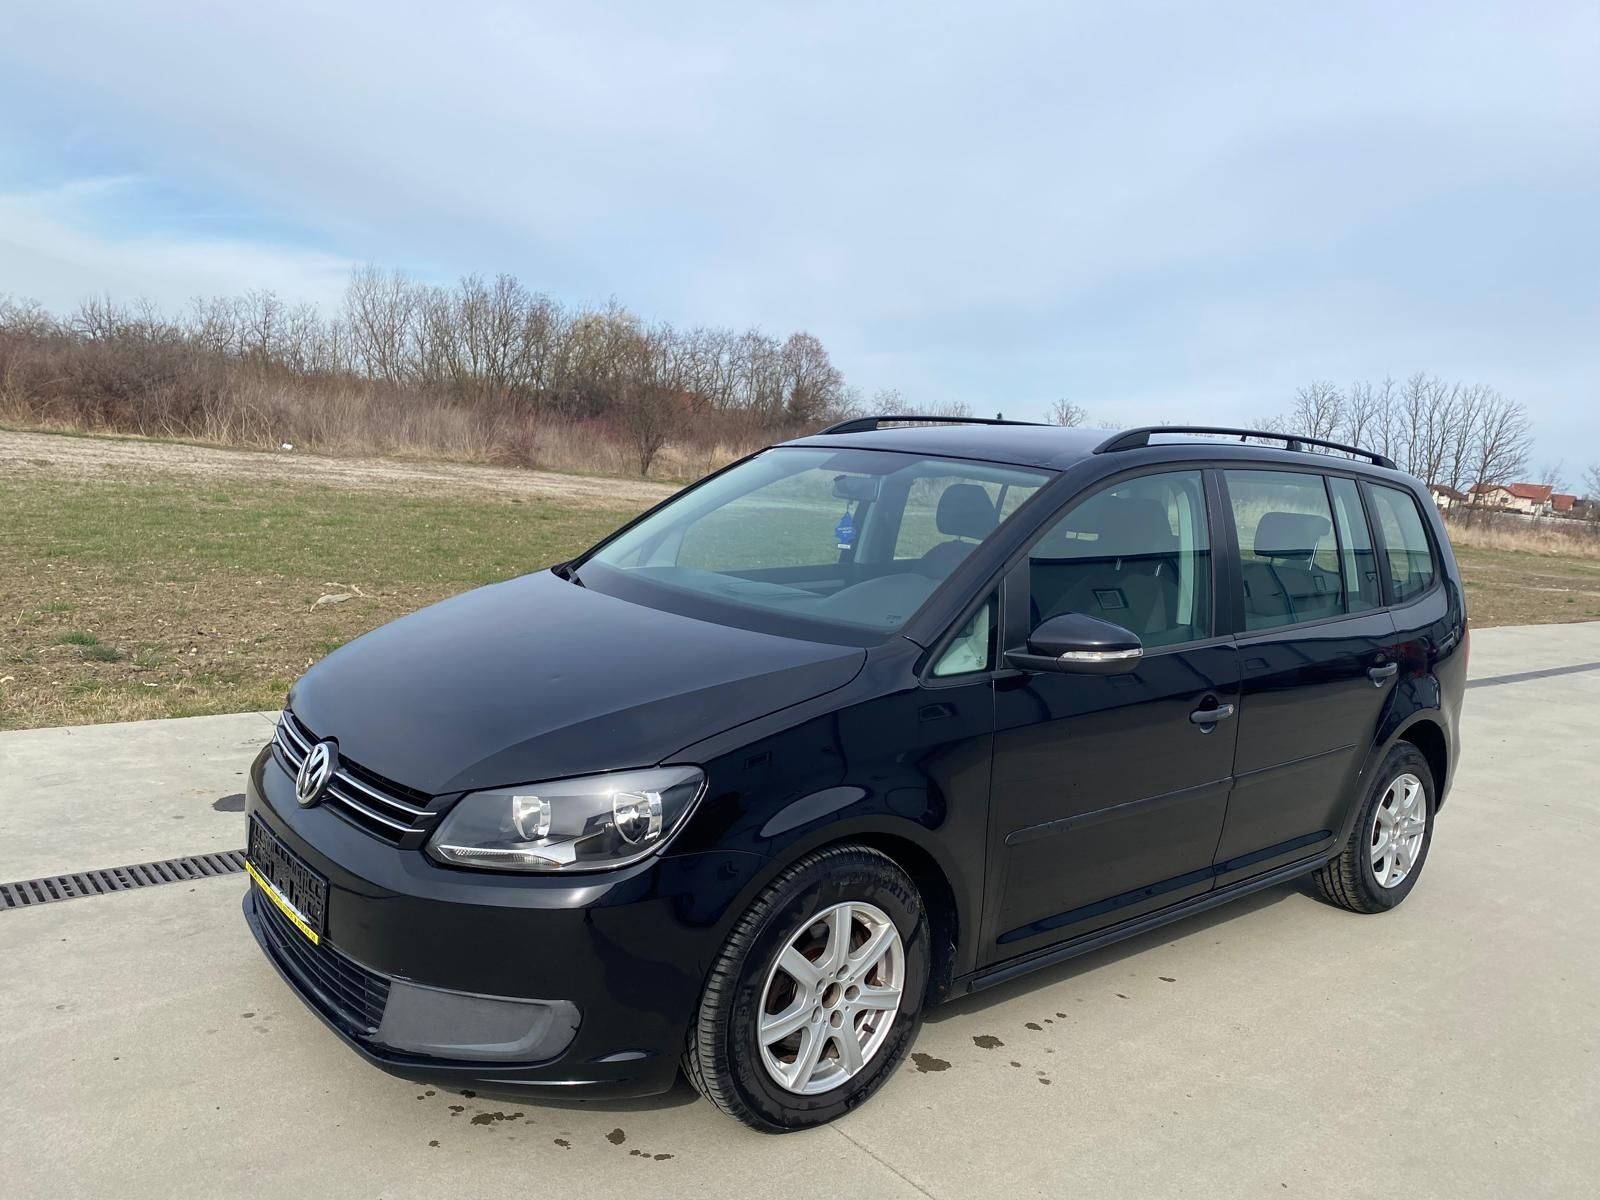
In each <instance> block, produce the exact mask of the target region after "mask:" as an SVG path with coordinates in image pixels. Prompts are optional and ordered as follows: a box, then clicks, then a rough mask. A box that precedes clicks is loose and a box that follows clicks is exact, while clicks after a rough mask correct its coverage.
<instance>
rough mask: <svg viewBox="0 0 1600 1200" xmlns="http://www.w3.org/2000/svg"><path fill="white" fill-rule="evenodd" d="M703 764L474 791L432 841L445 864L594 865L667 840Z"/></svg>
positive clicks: (618, 862)
mask: <svg viewBox="0 0 1600 1200" xmlns="http://www.w3.org/2000/svg"><path fill="white" fill-rule="evenodd" d="M704 783H705V774H704V772H702V771H701V770H700V769H699V768H698V767H654V768H651V769H650V770H646V771H619V772H618V773H616V774H615V775H586V776H582V777H580V778H577V779H558V780H554V781H553V782H550V783H535V784H529V785H528V786H527V787H517V788H499V789H496V790H494V791H487V792H472V793H470V794H469V795H466V796H463V797H462V798H461V800H460V801H459V802H458V803H457V804H456V806H455V807H454V808H452V809H451V810H450V811H449V813H448V814H446V816H445V819H444V820H443V821H442V822H440V824H439V828H438V829H436V830H435V831H434V834H433V837H432V838H430V839H429V841H428V853H429V854H430V855H432V856H433V857H434V858H435V859H437V860H438V861H439V862H442V863H448V864H449V865H451V866H460V867H483V868H487V869H489V870H494V871H553V872H562V871H586V870H587V871H593V870H597V869H600V868H605V867H620V866H623V865H625V864H627V863H631V862H636V861H637V860H639V859H641V858H643V857H644V856H645V855H647V854H649V853H651V852H652V851H653V850H655V849H657V848H658V847H660V846H661V845H663V844H664V843H665V842H666V841H667V839H668V838H670V837H671V836H672V833H673V831H674V830H675V829H677V828H678V826H680V825H681V824H683V820H684V818H685V817H687V816H688V815H689V811H690V810H691V809H692V808H693V807H694V803H695V801H696V800H697V799H698V798H699V796H700V789H701V786H702V785H703V784H704Z"/></svg>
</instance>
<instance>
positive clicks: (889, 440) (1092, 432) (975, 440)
mask: <svg viewBox="0 0 1600 1200" xmlns="http://www.w3.org/2000/svg"><path fill="white" fill-rule="evenodd" d="M1113 436H1115V431H1114V430H1107V429H1076V428H1073V429H1068V428H1063V427H1062V426H1060V425H1023V424H1015V425H911V426H904V425H902V426H895V427H889V428H885V429H873V430H864V431H862V432H860V433H822V434H813V435H812V436H811V437H804V438H796V439H794V440H793V441H790V442H785V443H783V444H784V445H785V446H822V447H831V448H833V449H835V450H843V449H852V450H899V451H901V452H904V453H912V454H927V455H930V456H932V457H935V458H975V459H982V460H983V461H985V462H997V463H1010V464H1011V465H1013V466H1019V467H1047V468H1049V469H1051V470H1056V471H1058V470H1060V469H1061V468H1063V467H1068V466H1071V465H1072V464H1073V463H1075V462H1077V461H1079V460H1080V459H1083V458H1087V457H1088V456H1089V455H1091V454H1093V453H1094V450H1095V447H1096V446H1098V445H1100V444H1101V443H1102V442H1104V441H1105V440H1106V439H1107V438H1110V437H1113Z"/></svg>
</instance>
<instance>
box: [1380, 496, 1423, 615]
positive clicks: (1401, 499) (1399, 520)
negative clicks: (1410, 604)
mask: <svg viewBox="0 0 1600 1200" xmlns="http://www.w3.org/2000/svg"><path fill="white" fill-rule="evenodd" d="M1371 495H1372V502H1373V503H1372V515H1373V517H1374V518H1375V519H1376V520H1377V522H1378V528H1379V530H1380V531H1381V533H1382V535H1383V547H1384V553H1385V554H1386V556H1387V557H1388V560H1389V578H1390V580H1391V581H1392V582H1393V584H1394V597H1393V600H1394V603H1396V604H1404V603H1405V602H1406V601H1407V600H1411V599H1413V598H1415V597H1417V596H1420V595H1421V594H1422V593H1423V592H1425V591H1427V590H1428V589H1429V588H1430V587H1432V586H1433V581H1434V577H1435V576H1436V575H1437V574H1438V566H1437V564H1435V563H1434V561H1433V546H1432V543H1430V542H1429V541H1428V531H1427V529H1426V528H1425V527H1424V526H1423V523H1422V513H1421V512H1420V511H1418V509H1417V501H1416V498H1415V497H1413V496H1412V495H1411V493H1410V492H1402V491H1401V490H1400V489H1398V488H1392V487H1384V486H1382V485H1380V484H1374V485H1373V487H1372V493H1371Z"/></svg>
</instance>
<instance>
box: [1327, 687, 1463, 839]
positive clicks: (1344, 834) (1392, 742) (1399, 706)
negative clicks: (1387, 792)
mask: <svg viewBox="0 0 1600 1200" xmlns="http://www.w3.org/2000/svg"><path fill="white" fill-rule="evenodd" d="M1441 694H1442V692H1441V688H1440V685H1439V680H1438V677H1437V676H1435V675H1432V674H1417V675H1406V676H1403V677H1402V678H1401V680H1400V681H1399V683H1398V685H1397V686H1396V688H1395V690H1394V693H1393V694H1392V695H1391V696H1390V697H1389V699H1388V702H1387V703H1385V705H1384V706H1383V711H1382V712H1381V713H1380V714H1379V716H1378V727H1377V730H1376V732H1375V733H1374V735H1373V739H1372V745H1371V747H1370V748H1369V749H1368V750H1367V756H1366V759H1365V761H1364V762H1363V763H1362V764H1361V772H1360V774H1359V775H1357V776H1356V778H1357V780H1359V786H1358V787H1357V788H1355V789H1354V792H1353V794H1352V797H1351V800H1350V804H1349V806H1348V807H1347V809H1346V811H1345V814H1344V820H1343V822H1342V823H1341V824H1340V828H1339V837H1338V840H1337V841H1336V842H1335V843H1334V845H1335V846H1336V847H1338V848H1343V846H1344V844H1345V843H1346V842H1348V841H1349V840H1350V834H1351V832H1352V831H1353V830H1354V829H1355V824H1356V817H1357V816H1358V815H1359V814H1360V812H1361V806H1362V804H1363V803H1364V802H1365V801H1366V796H1367V792H1366V788H1367V780H1368V779H1369V778H1370V777H1371V774H1372V772H1373V771H1375V770H1377V769H1378V767H1379V765H1380V764H1381V763H1382V762H1383V760H1384V759H1385V758H1386V757H1387V756H1388V754H1389V751H1391V750H1393V749H1394V748H1395V746H1396V745H1397V744H1398V743H1399V742H1401V741H1402V740H1405V735H1406V734H1407V733H1408V732H1409V731H1410V730H1412V729H1413V728H1415V727H1416V726H1418V725H1420V724H1422V723H1423V722H1425V721H1429V722H1432V724H1433V725H1434V726H1436V727H1437V728H1438V729H1439V731H1440V733H1441V734H1443V733H1444V731H1445V729H1446V725H1445V718H1444V708H1443V705H1442V704H1441V703H1440V697H1441ZM1447 782H1448V774H1447V777H1446V779H1444V780H1435V781H1434V788H1435V790H1436V792H1437V796H1438V801H1437V802H1438V803H1439V804H1442V803H1443V802H1444V793H1445V788H1446V786H1447Z"/></svg>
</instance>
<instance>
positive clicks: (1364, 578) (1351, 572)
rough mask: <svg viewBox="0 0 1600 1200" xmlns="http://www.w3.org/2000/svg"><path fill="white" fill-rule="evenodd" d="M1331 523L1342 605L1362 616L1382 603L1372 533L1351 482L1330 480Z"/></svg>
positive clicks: (1353, 481) (1354, 485) (1359, 496)
mask: <svg viewBox="0 0 1600 1200" xmlns="http://www.w3.org/2000/svg"><path fill="white" fill-rule="evenodd" d="M1328 491H1329V492H1331V493H1332V494H1333V521H1334V525H1335V526H1336V528H1337V531H1338V534H1339V559H1340V563H1341V565H1342V566H1343V567H1344V602H1345V607H1346V608H1348V609H1349V610H1350V611H1351V612H1353V613H1354V612H1365V611H1366V610H1367V609H1369V608H1377V607H1378V606H1379V605H1380V604H1382V603H1383V589H1382V588H1381V587H1379V586H1378V560H1377V556H1376V555H1375V554H1374V553H1373V551H1372V531H1371V530H1370V529H1368V528H1367V514H1366V512H1365V511H1364V510H1363V509H1362V507H1361V493H1360V491H1359V490H1358V489H1357V488H1356V482H1355V480H1353V479H1339V478H1330V479H1329V480H1328Z"/></svg>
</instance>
